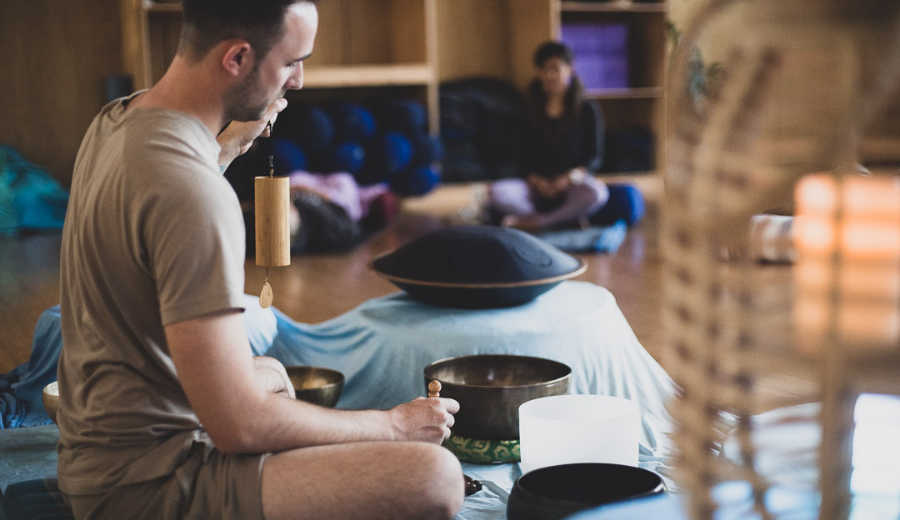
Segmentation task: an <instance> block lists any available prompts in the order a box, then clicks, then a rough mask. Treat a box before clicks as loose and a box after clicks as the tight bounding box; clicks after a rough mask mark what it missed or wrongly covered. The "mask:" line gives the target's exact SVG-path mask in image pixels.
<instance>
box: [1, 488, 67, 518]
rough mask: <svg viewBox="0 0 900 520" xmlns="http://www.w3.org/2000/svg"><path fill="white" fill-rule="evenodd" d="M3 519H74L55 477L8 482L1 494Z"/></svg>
mask: <svg viewBox="0 0 900 520" xmlns="http://www.w3.org/2000/svg"><path fill="white" fill-rule="evenodd" d="M3 514H4V519H5V520H74V518H75V517H74V516H72V512H71V510H70V509H69V507H68V506H67V505H66V504H65V502H64V501H63V498H62V494H61V493H60V491H59V486H58V485H57V480H56V479H55V478H47V479H37V480H27V481H25V482H18V483H16V484H10V485H9V486H8V487H7V488H6V493H4V494H3Z"/></svg>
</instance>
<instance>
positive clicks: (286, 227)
mask: <svg viewBox="0 0 900 520" xmlns="http://www.w3.org/2000/svg"><path fill="white" fill-rule="evenodd" d="M268 126H269V139H271V138H272V123H269V125H268ZM254 188H255V192H256V196H255V216H256V265H259V266H264V267H265V268H266V280H265V282H264V283H263V287H262V292H261V293H260V295H259V304H260V306H261V307H263V308H267V307H269V306H271V305H272V301H273V300H274V294H273V292H272V286H271V285H269V267H282V266H286V265H291V231H290V229H291V213H290V204H291V199H290V190H291V188H290V181H289V180H288V177H286V176H280V177H276V176H275V162H274V158H273V157H272V151H271V147H270V148H269V176H268V177H266V176H261V177H256V178H255V179H254Z"/></svg>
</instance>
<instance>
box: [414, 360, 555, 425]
mask: <svg viewBox="0 0 900 520" xmlns="http://www.w3.org/2000/svg"><path fill="white" fill-rule="evenodd" d="M571 378H572V369H571V368H569V367H568V366H567V365H565V364H563V363H559V362H557V361H552V360H549V359H544V358H537V357H529V356H512V355H473V356H461V357H454V358H447V359H441V360H438V361H435V362H434V363H432V364H430V365H428V366H427V367H425V387H426V388H428V383H430V382H431V381H432V380H435V379H436V380H438V381H440V382H441V397H450V398H453V399H456V400H457V401H459V412H457V413H456V415H455V423H454V425H453V428H452V431H453V435H460V436H463V437H469V438H472V439H481V440H518V439H519V406H520V405H521V404H522V403H525V402H527V401H531V400H532V399H537V398H538V397H546V396H550V395H561V394H565V393H567V392H568V391H569V381H570V380H571Z"/></svg>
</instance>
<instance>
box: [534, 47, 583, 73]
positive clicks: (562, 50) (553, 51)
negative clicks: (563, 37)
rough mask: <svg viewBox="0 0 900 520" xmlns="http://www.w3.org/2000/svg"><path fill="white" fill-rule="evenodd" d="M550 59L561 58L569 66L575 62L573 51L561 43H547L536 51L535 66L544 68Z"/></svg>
mask: <svg viewBox="0 0 900 520" xmlns="http://www.w3.org/2000/svg"><path fill="white" fill-rule="evenodd" d="M550 58H559V59H561V60H563V61H564V62H566V63H568V64H569V65H571V64H572V61H574V57H573V56H572V49H570V48H569V47H568V46H566V44H564V43H560V42H552V41H551V42H545V43H542V44H541V46H540V47H538V48H537V50H536V51H534V66H535V67H543V66H544V62H545V61H547V60H549V59H550Z"/></svg>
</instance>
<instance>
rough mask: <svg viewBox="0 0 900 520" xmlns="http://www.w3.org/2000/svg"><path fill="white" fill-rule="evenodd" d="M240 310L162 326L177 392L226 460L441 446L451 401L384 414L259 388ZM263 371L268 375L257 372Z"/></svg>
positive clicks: (432, 401) (449, 422) (425, 402)
mask: <svg viewBox="0 0 900 520" xmlns="http://www.w3.org/2000/svg"><path fill="white" fill-rule="evenodd" d="M246 338H247V334H246V331H245V329H244V320H243V317H242V316H241V313H240V312H238V311H233V312H225V313H219V314H213V315H209V316H203V317H200V318H194V319H191V320H186V321H183V322H179V323H175V324H172V325H169V326H167V327H166V339H167V341H168V343H169V351H170V353H171V355H172V360H173V361H174V363H175V368H176V370H177V371H178V377H179V379H180V380H181V385H182V387H183V388H184V391H185V393H186V394H187V397H188V400H189V401H190V403H191V406H192V407H193V408H194V411H195V412H196V414H197V416H198V417H199V418H200V422H201V423H202V424H203V427H204V428H205V429H206V431H207V433H209V436H210V438H211V439H212V440H213V442H214V443H215V444H216V446H217V447H218V448H219V449H220V450H221V451H223V452H225V453H263V452H278V451H283V450H287V449H294V448H300V447H305V446H315V445H323V444H337V443H344V442H357V441H366V440H418V441H426V442H432V443H440V442H441V441H442V440H443V439H444V438H446V436H447V435H449V429H450V427H451V426H452V425H453V416H452V415H451V414H452V413H455V412H456V411H457V410H458V409H459V405H458V403H456V401H454V400H452V399H416V400H414V401H410V402H409V403H405V404H402V405H400V406H398V407H396V408H393V409H391V410H388V411H375V410H365V411H347V410H333V409H328V408H322V407H319V406H315V405H312V404H309V403H305V402H302V401H298V400H296V399H290V398H287V397H286V396H284V395H281V394H278V393H272V392H271V391H267V389H266V388H265V387H264V386H263V385H260V383H259V380H258V378H257V370H256V363H259V362H258V361H256V362H255V361H254V358H253V357H252V356H251V354H250V352H251V351H250V346H249V343H248V341H247V339H246ZM263 370H268V368H263Z"/></svg>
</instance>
